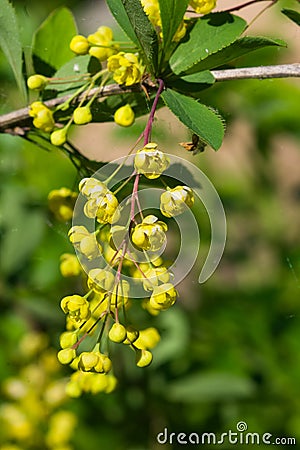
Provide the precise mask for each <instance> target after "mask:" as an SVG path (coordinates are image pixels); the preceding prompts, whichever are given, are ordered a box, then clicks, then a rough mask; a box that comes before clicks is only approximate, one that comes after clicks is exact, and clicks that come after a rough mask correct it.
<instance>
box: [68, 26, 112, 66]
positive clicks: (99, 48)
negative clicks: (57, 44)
mask: <svg viewBox="0 0 300 450" xmlns="http://www.w3.org/2000/svg"><path fill="white" fill-rule="evenodd" d="M113 39H114V37H113V32H112V30H111V28H109V27H106V26H101V27H99V28H98V29H97V31H96V32H95V33H93V34H90V35H89V36H88V37H85V36H82V35H81V34H78V35H76V36H74V37H73V38H72V40H71V42H70V49H71V50H72V52H74V53H75V54H76V55H87V54H88V53H89V54H90V55H91V56H94V57H95V58H97V59H98V60H99V61H101V62H102V61H106V60H107V58H108V57H109V56H111V55H114V54H115V53H117V52H118V49H119V45H118V44H117V43H115V42H114V40H113Z"/></svg>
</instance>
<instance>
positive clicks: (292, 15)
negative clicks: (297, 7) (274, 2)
mask: <svg viewBox="0 0 300 450" xmlns="http://www.w3.org/2000/svg"><path fill="white" fill-rule="evenodd" d="M281 12H282V13H283V14H284V15H285V16H287V17H288V18H289V19H291V20H292V21H293V22H295V23H296V24H297V25H299V26H300V13H299V12H298V11H294V10H293V9H287V8H284V9H282V10H281Z"/></svg>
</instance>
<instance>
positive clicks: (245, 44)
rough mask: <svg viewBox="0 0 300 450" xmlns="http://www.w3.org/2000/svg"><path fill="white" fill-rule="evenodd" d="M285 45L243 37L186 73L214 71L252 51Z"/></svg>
mask: <svg viewBox="0 0 300 450" xmlns="http://www.w3.org/2000/svg"><path fill="white" fill-rule="evenodd" d="M285 45H286V44H285V43H284V42H283V41H281V40H280V39H269V38H265V37H250V36H249V37H248V36H246V37H243V38H241V39H238V40H236V41H235V42H234V43H233V44H231V45H230V46H229V47H226V48H224V49H223V50H221V51H219V52H217V53H215V54H214V55H211V56H208V57H207V58H206V59H204V60H203V61H201V62H199V63H198V64H196V65H195V66H194V67H193V68H192V69H191V70H189V71H188V73H193V72H194V71H195V72H196V71H199V70H207V69H214V68H216V67H220V66H223V65H224V64H227V63H229V62H230V61H233V60H234V59H236V58H239V57H240V56H243V55H246V54H247V53H250V52H253V51H254V50H259V49H261V48H264V47H270V46H279V47H283V46H285Z"/></svg>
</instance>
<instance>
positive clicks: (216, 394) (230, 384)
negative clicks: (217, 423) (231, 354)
mask: <svg viewBox="0 0 300 450" xmlns="http://www.w3.org/2000/svg"><path fill="white" fill-rule="evenodd" d="M254 392H255V387H254V384H253V383H252V381H251V380H250V379H248V378H246V377H242V376H239V375H235V374H231V373H220V372H219V373H203V371H201V372H197V373H194V374H193V375H190V376H187V377H185V378H181V379H180V380H179V381H173V382H171V383H169V384H168V389H167V397H168V399H170V400H171V401H176V402H178V401H179V402H180V401H183V402H185V403H187V402H188V403H193V402H199V401H202V402H207V401H209V402H211V401H224V400H230V401H232V400H233V399H239V398H247V397H251V396H252V395H253V394H254Z"/></svg>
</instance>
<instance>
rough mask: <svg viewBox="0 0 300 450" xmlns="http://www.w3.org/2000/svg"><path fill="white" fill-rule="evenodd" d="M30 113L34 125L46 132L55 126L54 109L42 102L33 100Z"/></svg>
mask: <svg viewBox="0 0 300 450" xmlns="http://www.w3.org/2000/svg"><path fill="white" fill-rule="evenodd" d="M29 115H30V116H31V117H33V125H34V126H35V127H36V128H38V129H40V130H42V131H45V132H46V133H50V132H51V131H52V130H53V128H54V125H55V123H54V119H53V115H52V111H51V110H50V109H49V108H47V106H45V105H44V104H43V103H42V102H33V103H32V104H31V105H30V108H29Z"/></svg>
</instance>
